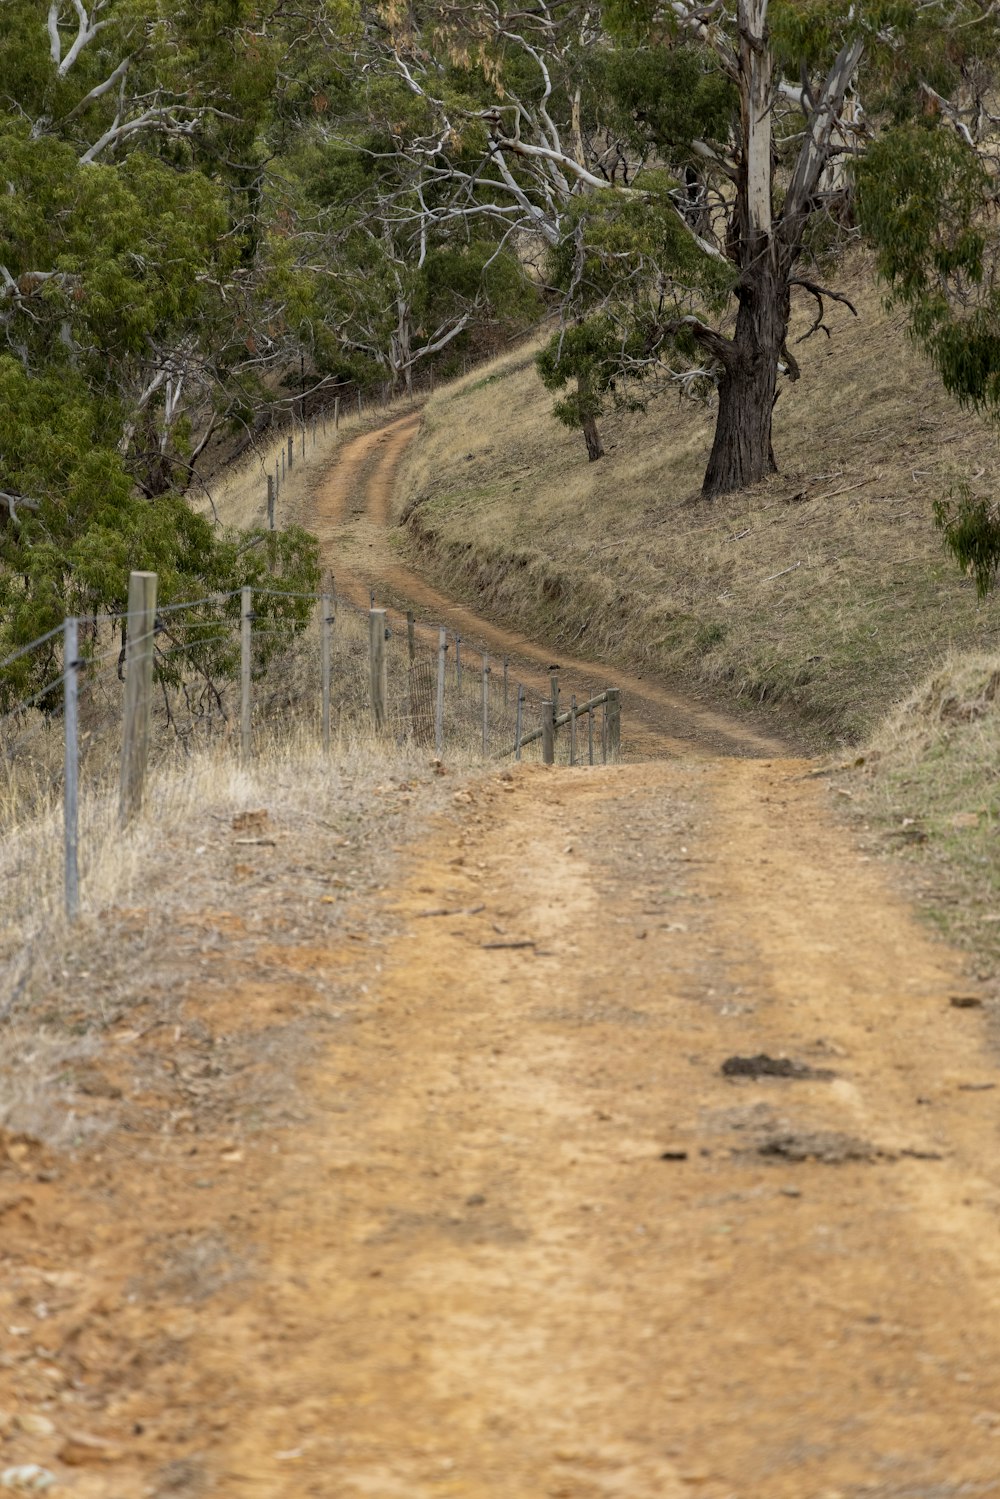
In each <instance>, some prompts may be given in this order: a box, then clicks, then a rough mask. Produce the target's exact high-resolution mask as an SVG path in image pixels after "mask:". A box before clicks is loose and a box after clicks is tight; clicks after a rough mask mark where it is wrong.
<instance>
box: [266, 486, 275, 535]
mask: <svg viewBox="0 0 1000 1499" xmlns="http://www.w3.org/2000/svg"><path fill="white" fill-rule="evenodd" d="M267 529H268V530H269V531H273V530H274V479H273V477H272V476H271V475H270V474H268V476H267Z"/></svg>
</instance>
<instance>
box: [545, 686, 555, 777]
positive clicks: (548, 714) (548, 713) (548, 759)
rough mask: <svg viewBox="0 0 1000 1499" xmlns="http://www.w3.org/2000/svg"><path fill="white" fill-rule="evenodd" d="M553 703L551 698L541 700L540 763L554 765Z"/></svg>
mask: <svg viewBox="0 0 1000 1499" xmlns="http://www.w3.org/2000/svg"><path fill="white" fill-rule="evenodd" d="M555 716H556V715H555V704H554V703H553V701H552V699H551V698H545V699H544V701H543V702H542V764H543V765H554V764H555V759H556V726H555Z"/></svg>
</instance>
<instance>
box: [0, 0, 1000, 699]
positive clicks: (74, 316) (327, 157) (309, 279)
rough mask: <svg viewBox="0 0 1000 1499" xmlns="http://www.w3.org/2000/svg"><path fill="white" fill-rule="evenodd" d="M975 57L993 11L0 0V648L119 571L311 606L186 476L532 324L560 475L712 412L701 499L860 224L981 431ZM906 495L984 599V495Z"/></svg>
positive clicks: (749, 451) (24, 674) (751, 440)
mask: <svg viewBox="0 0 1000 1499" xmlns="http://www.w3.org/2000/svg"><path fill="white" fill-rule="evenodd" d="M998 58H1000V16H998V15H997V13H996V7H995V6H994V5H993V4H991V3H989V0H952V3H942V0H915V3H914V0H910V3H906V4H900V3H890V0H884V3H855V4H851V5H847V4H841V3H838V0H800V3H789V0H772V3H770V4H768V3H767V0H738V3H735V4H732V5H729V6H728V7H727V6H726V5H724V4H722V3H721V0H716V3H712V4H709V5H705V6H696V5H693V4H689V3H687V0H665V3H655V0H652V3H647V0H608V3H607V4H606V5H605V6H604V7H603V8H601V7H599V6H598V7H590V8H585V7H582V6H579V5H576V4H569V3H567V4H561V3H560V4H547V3H544V0H541V3H538V0H533V3H532V4H530V5H527V6H524V7H520V6H518V5H516V4H508V3H504V0H481V3H477V4H474V5H471V6H468V5H462V6H453V5H451V4H449V3H447V0H432V3H430V4H426V5H417V4H414V5H408V6H407V5H399V4H389V5H382V6H366V5H358V4H354V3H351V0H301V3H298V4H296V3H286V0H273V3H269V4H261V3H260V0H217V3H214V4H207V5H205V4H197V5H195V4H193V3H185V0H92V3H91V4H90V5H88V4H86V3H84V0H51V3H50V4H45V3H44V0H7V4H6V5H5V8H4V18H3V28H2V32H0V76H2V78H3V80H4V83H3V91H2V94H0V184H2V185H3V191H2V193H0V330H2V334H3V337H2V341H0V653H2V654H3V655H6V654H7V653H8V652H13V651H15V650H16V649H17V648H18V647H19V646H20V645H21V644H23V643H25V642H27V641H29V640H31V639H33V638H36V637H37V636H39V635H41V634H43V633H44V632H45V631H47V630H49V629H52V628H54V626H55V625H57V624H58V623H59V621H60V620H61V619H62V618H63V616H64V614H66V613H69V612H72V613H74V614H77V615H79V616H81V617H83V618H84V619H86V618H90V619H91V620H92V621H93V629H92V635H93V637H94V638H95V639H96V636H97V632H98V629H99V626H100V622H101V620H102V618H105V617H106V616H108V615H115V614H118V613H120V612H121V611H122V610H123V609H124V607H125V602H126V601H125V598H124V588H125V583H126V579H127V577H128V573H129V571H130V569H133V568H146V569H152V570H155V571H157V572H158V574H159V576H160V597H161V601H162V602H164V603H166V602H169V601H171V600H172V599H175V598H193V597H202V596H203V595H211V594H213V593H216V592H223V591H228V590H231V589H234V588H239V587H241V586H244V585H252V584H254V583H260V582H261V581H262V579H264V578H265V577H277V578H280V579H282V580H284V582H285V584H286V585H287V587H288V588H289V590H291V591H295V590H310V589H313V588H315V586H316V581H317V577H318V563H317V551H316V546H315V542H314V540H313V539H312V538H311V537H310V535H309V534H308V533H307V532H306V531H304V530H302V529H300V528H298V527H294V526H293V527H290V528H286V529H284V530H278V531H275V532H268V531H264V530H250V531H244V532H236V531H231V530H226V529H224V528H222V527H220V526H218V525H215V524H213V523H212V520H211V518H210V517H206V516H205V515H204V514H201V513H198V507H194V506H192V504H191V503H190V500H191V498H192V493H193V491H194V490H196V489H197V486H198V485H199V483H200V475H201V474H202V473H203V472H204V471H205V466H206V464H209V463H211V462H217V461H219V457H220V455H224V454H225V453H226V452H227V451H231V450H232V446H233V444H234V443H237V442H243V441H256V440H258V439H259V438H260V437H261V436H262V434H263V433H264V432H265V431H266V429H267V428H268V427H269V426H272V425H273V424H275V423H278V422H280V421H281V420H282V419H283V418H287V417H288V416H289V414H291V413H293V412H296V413H299V414H301V413H302V412H304V411H305V410H307V409H308V410H315V409H316V405H317V403H324V402H326V401H328V400H332V398H333V395H334V394H335V393H336V392H338V391H339V392H343V391H352V392H353V391H355V390H362V391H372V390H375V389H384V390H387V391H390V392H396V391H401V390H405V391H410V392H412V391H413V390H414V389H416V388H419V387H420V386H421V385H425V384H426V383H428V382H429V381H430V380H431V379H432V378H434V377H435V376H436V377H438V378H442V377H446V376H447V375H448V374H449V373H451V372H453V371H454V370H455V368H457V367H458V364H459V363H460V362H461V361H462V360H463V359H465V358H467V357H468V355H469V354H470V352H473V353H475V352H492V351H495V350H497V349H498V348H501V347H503V346H504V345H505V344H506V343H508V342H509V341H511V340H512V339H513V338H516V337H517V336H518V335H520V334H522V333H525V332H526V331H528V330H529V329H531V328H533V327H535V326H536V325H538V324H540V323H542V322H544V321H545V320H546V319H551V320H552V323H551V329H550V333H551V336H550V338H549V340H548V342H547V343H546V345H545V346H544V347H543V349H542V350H541V352H540V354H539V355H538V369H539V372H540V374H541V377H542V379H543V380H544V382H545V384H546V385H547V386H548V387H549V388H550V389H552V390H554V391H556V392H557V393H558V396H559V400H558V402H557V404H556V407H555V414H556V416H557V417H558V418H559V419H560V420H562V421H563V422H565V423H566V424H568V425H570V426H573V427H578V428H579V429H580V430H581V432H582V435H583V438H584V439H585V444H586V447H585V449H584V447H583V446H582V445H581V449H580V453H581V461H585V460H586V459H588V458H589V459H590V460H591V461H595V460H597V459H599V458H601V456H602V454H603V446H602V441H601V434H600V428H599V421H600V417H601V414H602V412H603V411H604V410H605V409H606V408H607V406H608V404H609V403H615V404H617V405H619V406H625V407H627V408H632V409H636V408H639V407H647V406H648V407H650V408H651V409H653V410H655V409H657V403H659V409H661V410H662V411H663V413H664V420H667V421H668V420H669V412H670V410H671V409H672V404H671V403H672V401H673V400H675V399H677V398H680V399H682V400H694V401H701V402H707V403H709V405H710V406H712V408H713V409H714V410H715V411H716V413H717V414H716V420H715V435H714V441H713V444H712V448H711V451H710V453H708V454H706V462H707V467H706V471H705V478H704V484H703V490H702V493H703V496H704V499H705V502H706V503H711V501H712V500H713V499H714V498H715V497H716V496H718V495H721V494H725V493H727V492H732V491H734V490H740V489H743V488H745V487H747V486H750V485H753V484H755V483H757V482H759V481H760V480H761V479H762V478H765V477H766V476H767V475H768V474H769V473H771V472H773V471H774V469H775V468H776V467H777V463H778V460H779V458H780V454H779V455H777V456H776V455H775V452H774V449H773V445H772V440H771V415H772V411H773V409H774V405H775V402H776V401H777V399H778V398H779V396H780V391H781V388H782V384H783V382H786V381H795V380H797V379H798V378H799V375H800V371H799V366H798V362H797V360H796V357H795V352H794V347H792V346H790V342H789V338H788V330H789V326H790V319H791V316H792V308H793V305H794V302H795V300H796V299H798V298H804V299H806V300H807V301H808V302H809V304H810V305H811V306H813V307H814V309H815V318H814V321H813V323H812V326H811V329H810V334H811V335H812V336H822V335H823V334H824V333H828V329H827V327H826V324H825V320H824V319H825V312H826V308H827V306H828V304H829V301H830V299H831V298H832V299H834V300H837V301H840V302H842V303H846V305H847V306H849V307H850V308H851V310H852V311H853V310H854V308H853V304H852V303H851V301H850V299H849V298H847V297H846V296H845V294H844V293H843V292H842V291H840V290H838V288H837V283H836V277H837V272H838V267H839V266H840V265H841V264H842V258H843V256H844V254H845V253H847V252H848V251H849V250H850V248H851V246H852V245H854V244H856V243H857V241H858V240H859V238H862V237H864V238H866V239H867V241H868V242H869V244H870V245H871V246H872V248H873V251H874V256H873V258H872V259H871V260H870V261H869V264H871V265H874V267H875V270H876V273H877V274H878V276H879V277H880V278H881V281H882V284H883V286H884V288H885V290H886V293H887V294H888V295H891V296H893V297H894V298H895V299H896V300H897V301H898V302H900V303H901V304H902V305H903V306H904V307H905V308H906V311H907V315H908V317H909V318H910V324H911V328H912V332H913V335H914V337H915V338H917V339H918V340H919V341H920V342H921V344H922V346H923V347H924V348H925V350H926V351H927V352H928V353H929V355H930V357H931V359H932V360H933V362H934V364H935V367H936V368H937V369H938V371H939V373H940V375H941V377H942V379H943V380H944V382H945V385H946V387H947V388H948V389H949V390H951V391H952V392H953V393H954V394H955V395H956V396H957V397H958V398H959V399H960V400H963V401H965V402H970V403H972V404H973V405H978V406H980V407H982V408H985V409H987V410H992V409H993V408H994V407H995V406H996V404H997V401H998V397H1000V322H998V312H1000V304H998V301H997V293H996V248H997V237H996V234H995V222H994V204H995V194H996V173H995V160H994V146H995V143H996V137H997V120H998V115H997V102H996V70H997V59H998ZM855 336H857V337H859V338H863V337H864V329H863V328H858V329H857V332H856V335H855ZM227 444H228V445H229V446H228V448H227V446H226V445H227ZM938 514H939V520H940V523H941V525H942V527H943V528H944V531H945V537H946V540H947V541H948V543H949V544H950V545H951V547H952V549H953V550H954V551H955V553H956V555H957V557H958V559H959V561H960V563H961V564H962V566H964V567H971V568H972V569H973V570H974V571H975V575H976V579H977V583H978V585H979V587H980V589H981V590H982V591H983V592H985V591H987V590H988V589H989V588H990V586H991V585H992V582H993V580H994V578H995V574H996V568H997V562H998V559H1000V527H998V524H997V519H996V511H995V507H994V504H993V501H992V499H991V498H983V496H982V494H981V493H978V492H977V497H976V498H971V497H970V496H969V495H968V494H966V493H965V492H964V491H962V490H961V488H959V489H958V490H957V491H955V492H954V493H952V494H950V495H942V497H941V500H940V503H939V507H938ZM230 607H232V606H231V605H230V604H216V603H213V602H212V601H211V599H209V600H208V601H207V602H206V603H205V605H204V606H203V616H204V623H205V625H206V628H208V627H209V626H210V625H211V620H212V617H213V614H214V613H215V612H216V611H218V610H220V609H222V610H224V609H226V608H230ZM263 607H265V608H266V609H267V610H269V611H272V612H274V613H276V614H283V615H285V616H286V617H288V618H289V620H290V622H291V623H293V624H294V623H295V620H296V617H297V616H296V609H297V608H299V607H300V605H299V604H297V603H296V602H295V601H294V600H288V599H280V598H277V597H273V596H272V597H270V599H269V602H268V603H267V604H266V605H265V606H263ZM85 633H86V632H85ZM206 638H207V635H206ZM86 648H87V642H86V639H85V640H84V650H86ZM57 650H58V643H56V642H54V643H53V646H52V651H53V653H55V652H57ZM52 664H53V663H52V661H51V660H49V659H46V656H45V653H44V652H34V653H33V654H32V655H31V657H30V658H27V657H25V658H22V659H21V660H20V661H19V662H17V663H14V665H13V667H12V668H11V670H9V671H8V672H6V673H5V676H4V682H3V688H2V690H3V693H4V695H5V697H6V698H7V699H8V700H9V701H14V700H16V699H17V698H18V697H19V696H22V695H23V694H24V693H25V692H26V691H29V690H31V689H32V687H34V686H37V685H38V684H37V683H36V682H35V681H34V676H33V675H32V674H36V675H37V676H38V680H39V682H41V681H44V680H47V678H48V677H49V676H50V675H51V668H52Z"/></svg>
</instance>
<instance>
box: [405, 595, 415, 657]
mask: <svg viewBox="0 0 1000 1499" xmlns="http://www.w3.org/2000/svg"><path fill="white" fill-rule="evenodd" d="M406 649H407V653H408V655H409V660H410V665H411V666H412V665H413V663H414V661H415V660H416V659H417V631H416V626H415V625H414V621H413V610H412V609H407V611H406Z"/></svg>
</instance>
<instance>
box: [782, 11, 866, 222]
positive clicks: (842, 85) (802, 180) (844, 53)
mask: <svg viewBox="0 0 1000 1499" xmlns="http://www.w3.org/2000/svg"><path fill="white" fill-rule="evenodd" d="M864 49H865V44H864V42H863V40H862V39H861V38H860V37H856V38H855V39H854V40H853V41H850V42H847V43H845V45H844V46H843V47H842V48H841V50H840V52H839V53H838V54H837V57H836V60H835V61H834V64H833V67H832V68H831V69H830V72H829V74H828V76H827V80H826V83H825V84H824V85H823V91H822V93H821V94H820V99H819V103H818V105H817V106H816V108H815V109H814V110H813V112H812V115H811V117H810V118H809V121H808V125H807V128H806V138H805V140H804V141H803V143H802V148H801V150H800V151H799V155H798V160H797V161H796V163H795V170H794V171H793V173H792V180H791V182H790V183H789V184H788V191H787V193H786V194H785V202H784V205H783V207H782V210H781V221H780V233H781V236H782V240H783V242H784V244H785V246H786V248H788V249H791V248H792V247H793V246H794V247H797V245H798V242H799V239H800V236H801V232H802V222H803V217H804V215H805V213H806V212H807V208H808V204H809V202H810V199H811V198H812V197H813V195H814V194H815V192H816V187H817V185H818V183H819V178H820V173H821V172H822V170H823V168H824V167H825V166H826V164H827V162H828V161H829V159H830V138H831V136H832V134H833V129H834V126H835V125H836V123H837V119H838V117H839V115H840V110H841V106H842V104H843V102H844V95H845V94H846V92H847V90H848V87H849V86H850V82H851V79H852V78H853V77H854V74H855V73H856V72H857V69H858V64H859V63H860V61H861V58H862V54H863V53H864Z"/></svg>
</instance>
